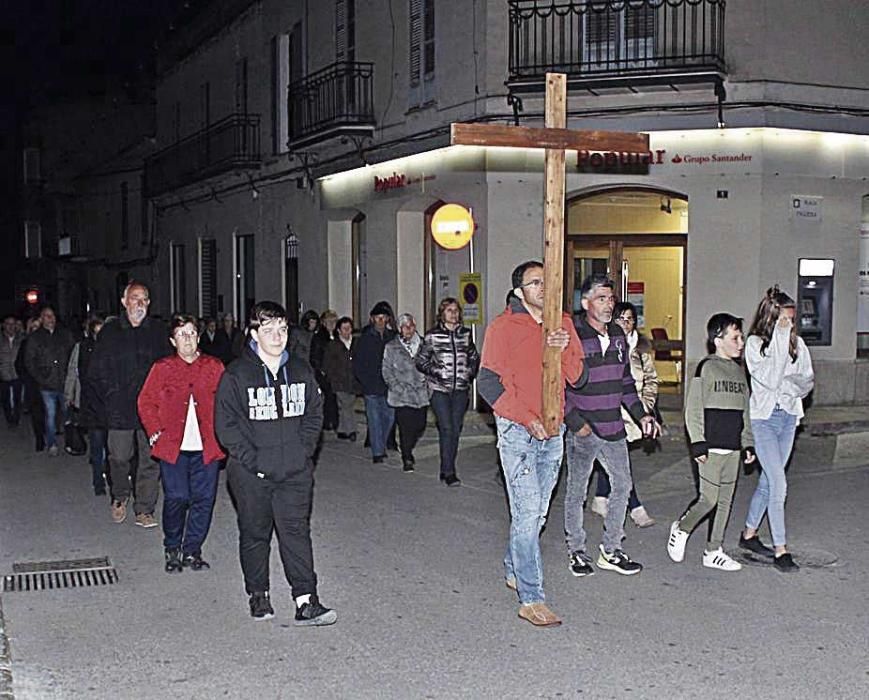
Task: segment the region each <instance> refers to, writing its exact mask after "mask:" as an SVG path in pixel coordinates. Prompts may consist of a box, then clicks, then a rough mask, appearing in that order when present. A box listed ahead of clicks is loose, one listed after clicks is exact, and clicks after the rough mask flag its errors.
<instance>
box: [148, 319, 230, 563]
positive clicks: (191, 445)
mask: <svg viewBox="0 0 869 700" xmlns="http://www.w3.org/2000/svg"><path fill="white" fill-rule="evenodd" d="M169 333H170V338H169V340H170V342H171V343H172V345H173V347H174V348H175V355H172V356H171V357H164V358H163V359H161V360H157V362H155V363H154V364H153V366H152V367H151V371H150V372H149V373H148V378H147V379H146V380H145V384H144V385H143V386H142V391H141V392H140V393H139V401H138V406H139V417H140V418H141V419H142V425H143V426H144V428H145V433H146V434H147V435H148V441H149V443H150V444H151V456H152V457H153V458H154V459H157V460H159V461H160V476H161V480H162V482H163V546H164V548H165V550H166V572H167V573H173V572H179V571H183V570H184V567H186V566H189V567H190V568H191V569H193V570H194V571H199V570H201V569H208V568H210V567H209V565H208V562H206V561H205V560H204V559H203V558H202V543H203V542H204V541H205V537H206V535H208V528H209V527H210V526H211V513H212V510H213V508H214V499H215V496H216V494H217V475H218V472H219V462H220V460H221V459H223V458H224V457H225V456H226V455H225V454H224V453H223V452H222V451H221V449H220V445H219V444H218V442H217V438H216V437H215V435H214V395H215V393H216V392H217V384H218V382H220V377H221V375H222V374H223V363H222V362H220V360H217V359H215V358H213V357H210V356H209V355H203V354H200V352H199V333H198V331H197V329H196V319H195V318H194V317H193V316H189V315H185V314H176V315H175V316H173V317H172V322H171V324H170V326H169Z"/></svg>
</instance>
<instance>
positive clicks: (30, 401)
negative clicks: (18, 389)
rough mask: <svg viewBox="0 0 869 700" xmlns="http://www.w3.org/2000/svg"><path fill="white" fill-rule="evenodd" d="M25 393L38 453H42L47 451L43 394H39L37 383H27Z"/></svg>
mask: <svg viewBox="0 0 869 700" xmlns="http://www.w3.org/2000/svg"><path fill="white" fill-rule="evenodd" d="M24 392H25V393H24V400H25V401H26V402H27V408H28V410H29V411H30V425H31V427H32V428H33V437H34V439H35V441H36V451H37V452H42V450H44V449H45V404H44V403H43V402H42V394H40V393H39V385H38V384H36V382H33V381H28V382H26V383H25V385H24Z"/></svg>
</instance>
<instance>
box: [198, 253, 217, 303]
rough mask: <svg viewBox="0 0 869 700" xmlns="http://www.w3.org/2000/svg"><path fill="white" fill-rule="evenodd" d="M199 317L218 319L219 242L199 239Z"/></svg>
mask: <svg viewBox="0 0 869 700" xmlns="http://www.w3.org/2000/svg"><path fill="white" fill-rule="evenodd" d="M199 315H200V316H201V317H202V318H217V241H215V240H214V239H213V238H200V239H199Z"/></svg>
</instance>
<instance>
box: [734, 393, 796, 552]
mask: <svg viewBox="0 0 869 700" xmlns="http://www.w3.org/2000/svg"><path fill="white" fill-rule="evenodd" d="M751 430H752V432H753V433H754V450H755V452H756V453H757V459H758V461H759V462H760V469H761V472H760V478H759V479H758V481H757V488H756V489H755V490H754V495H753V496H752V497H751V504H750V505H749V506H748V516H747V517H746V519H745V526H746V527H749V528H751V529H752V530H757V528H759V527H760V523H761V521H762V520H763V514H764V512H766V514H767V518H768V519H769V531H770V533H772V543H773V545H774V546H776V547H783V546H784V545H785V544H787V537H786V534H785V498H787V495H788V482H787V479H786V478H785V466H786V465H787V463H788V459H790V456H791V450H792V449H793V446H794V435H795V434H796V431H797V417H796V416H795V415H793V414H791V413H788V412H787V411H784V410H783V409H781V408H779V407H778V406H776V408H775V409H774V410H773V412H772V415H770V417H769V418H767V419H766V420H755V419H752V421H751Z"/></svg>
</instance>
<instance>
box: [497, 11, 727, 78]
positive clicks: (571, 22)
mask: <svg viewBox="0 0 869 700" xmlns="http://www.w3.org/2000/svg"><path fill="white" fill-rule="evenodd" d="M724 6H725V2H724V0H587V1H574V2H571V1H569V0H509V13H510V47H509V50H510V59H509V60H510V65H509V77H508V79H507V85H508V87H509V88H510V90H511V91H512V92H540V91H543V90H544V88H545V74H546V73H547V72H557V73H566V74H567V81H568V87H570V88H575V89H587V90H590V91H594V90H595V89H604V88H612V87H627V88H631V89H633V88H635V87H637V86H641V85H677V84H685V83H704V82H708V83H714V84H716V85H718V84H720V83H721V81H722V80H723V74H724V71H725V63H724Z"/></svg>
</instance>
